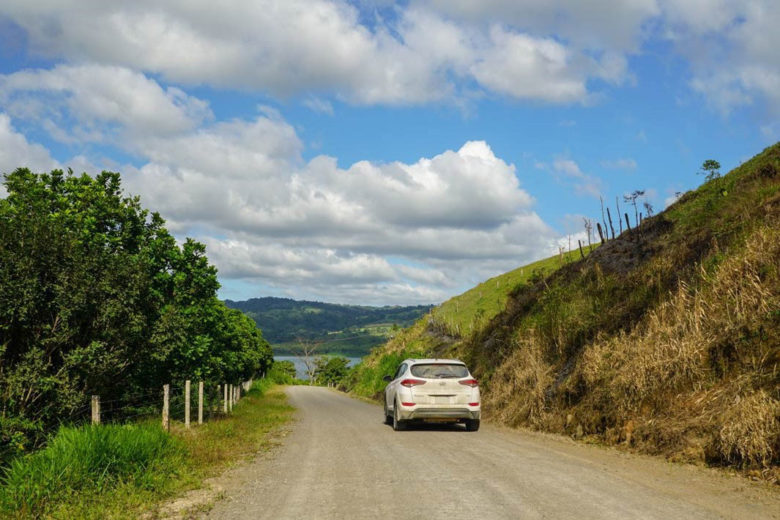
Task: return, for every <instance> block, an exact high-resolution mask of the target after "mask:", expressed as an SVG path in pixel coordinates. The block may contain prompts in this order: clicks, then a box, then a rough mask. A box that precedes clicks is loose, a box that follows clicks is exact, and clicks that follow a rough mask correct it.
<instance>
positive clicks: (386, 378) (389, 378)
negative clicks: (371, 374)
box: [382, 376, 393, 383]
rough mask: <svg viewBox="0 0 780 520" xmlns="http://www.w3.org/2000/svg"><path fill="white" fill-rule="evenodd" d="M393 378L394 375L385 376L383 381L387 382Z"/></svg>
mask: <svg viewBox="0 0 780 520" xmlns="http://www.w3.org/2000/svg"><path fill="white" fill-rule="evenodd" d="M392 380H393V377H392V376H385V377H383V378H382V381H385V382H386V383H389V382H390V381H392Z"/></svg>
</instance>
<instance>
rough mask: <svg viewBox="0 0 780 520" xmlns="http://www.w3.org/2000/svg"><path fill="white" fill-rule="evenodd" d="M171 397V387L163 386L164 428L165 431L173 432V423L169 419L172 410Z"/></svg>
mask: <svg viewBox="0 0 780 520" xmlns="http://www.w3.org/2000/svg"><path fill="white" fill-rule="evenodd" d="M170 396H171V385H163V410H162V427H163V430H165V431H167V432H169V431H171V421H170V418H169V417H168V411H169V410H170V408H169V405H170Z"/></svg>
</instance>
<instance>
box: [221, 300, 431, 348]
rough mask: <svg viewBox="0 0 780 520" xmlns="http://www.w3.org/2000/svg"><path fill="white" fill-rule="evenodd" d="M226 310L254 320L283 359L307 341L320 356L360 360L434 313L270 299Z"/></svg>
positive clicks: (423, 309)
mask: <svg viewBox="0 0 780 520" xmlns="http://www.w3.org/2000/svg"><path fill="white" fill-rule="evenodd" d="M225 304H226V305H227V306H228V307H231V308H233V309H238V310H240V311H243V312H245V313H246V314H248V315H249V316H250V317H252V319H254V320H255V322H256V323H257V325H258V326H259V327H260V329H261V330H262V331H263V337H264V338H265V339H266V340H268V341H269V342H270V343H271V344H272V345H273V348H274V353H275V354H282V355H284V354H291V353H295V352H296V345H297V344H298V342H299V341H300V340H305V341H307V342H310V343H313V344H319V345H320V346H319V347H318V349H317V352H318V353H339V354H343V355H349V356H363V355H365V354H367V353H368V352H369V350H370V349H371V348H372V347H375V346H377V345H379V344H381V343H384V342H385V341H387V340H388V339H389V338H390V337H392V335H393V334H394V333H395V332H396V331H398V330H400V329H402V328H403V327H408V326H409V325H411V324H412V323H414V322H415V321H417V320H418V319H419V318H420V316H422V315H423V314H425V313H427V312H428V311H430V310H431V308H432V306H430V305H417V306H410V307H390V306H387V307H368V306H358V305H338V304H333V303H322V302H310V301H297V300H292V299H289V298H273V297H266V298H252V299H250V300H246V301H232V300H226V301H225Z"/></svg>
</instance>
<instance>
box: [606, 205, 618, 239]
mask: <svg viewBox="0 0 780 520" xmlns="http://www.w3.org/2000/svg"><path fill="white" fill-rule="evenodd" d="M607 217H608V218H609V229H610V230H612V240H615V227H614V226H613V225H612V215H610V214H609V208H607ZM618 220H620V219H618ZM605 231H606V230H605Z"/></svg>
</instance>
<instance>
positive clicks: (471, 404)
mask: <svg viewBox="0 0 780 520" xmlns="http://www.w3.org/2000/svg"><path fill="white" fill-rule="evenodd" d="M469 406H479V403H469Z"/></svg>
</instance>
